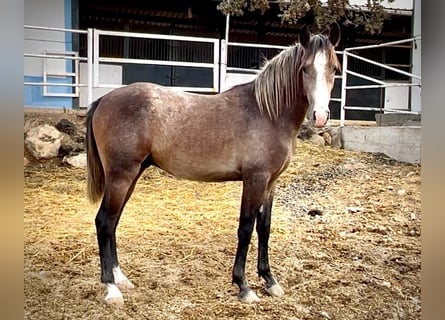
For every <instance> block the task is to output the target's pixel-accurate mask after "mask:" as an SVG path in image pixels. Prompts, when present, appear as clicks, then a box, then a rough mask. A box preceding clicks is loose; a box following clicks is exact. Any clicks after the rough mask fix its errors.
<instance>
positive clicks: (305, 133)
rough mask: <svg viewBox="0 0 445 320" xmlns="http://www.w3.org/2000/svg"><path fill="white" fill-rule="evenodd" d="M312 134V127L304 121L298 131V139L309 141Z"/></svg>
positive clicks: (313, 131)
mask: <svg viewBox="0 0 445 320" xmlns="http://www.w3.org/2000/svg"><path fill="white" fill-rule="evenodd" d="M314 133H315V129H314V127H313V126H312V125H311V123H310V121H308V120H306V119H305V120H304V121H303V123H302V124H301V126H300V129H299V130H298V138H300V139H302V140H309V139H310V138H311V137H312V135H313V134H314Z"/></svg>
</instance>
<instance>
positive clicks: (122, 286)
mask: <svg viewBox="0 0 445 320" xmlns="http://www.w3.org/2000/svg"><path fill="white" fill-rule="evenodd" d="M116 285H117V287H118V288H119V289H120V290H122V291H127V290H131V289H134V284H132V283H131V282H130V280H123V281H121V282H118V283H116Z"/></svg>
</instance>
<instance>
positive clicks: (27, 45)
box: [24, 0, 72, 108]
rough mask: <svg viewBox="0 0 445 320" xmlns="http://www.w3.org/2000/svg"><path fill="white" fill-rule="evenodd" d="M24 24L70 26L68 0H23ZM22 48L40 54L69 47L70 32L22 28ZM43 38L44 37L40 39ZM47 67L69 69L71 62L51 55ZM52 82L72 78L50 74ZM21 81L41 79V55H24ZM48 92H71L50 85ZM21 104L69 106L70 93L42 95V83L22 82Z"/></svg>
mask: <svg viewBox="0 0 445 320" xmlns="http://www.w3.org/2000/svg"><path fill="white" fill-rule="evenodd" d="M24 23H25V25H32V26H44V27H55V28H67V29H69V28H71V27H72V26H71V0H64V1H60V0H25V2H24ZM24 36H25V37H24V39H25V41H24V52H25V53H34V54H43V53H44V52H45V51H56V52H63V51H71V50H72V41H71V38H72V37H71V35H70V34H67V33H64V32H53V31H42V30H28V29H25V30H24ZM43 40H44V41H43ZM48 69H49V70H50V71H51V72H56V73H60V72H71V71H72V63H71V62H66V61H64V60H55V59H52V60H50V61H48ZM49 80H50V81H51V82H61V83H71V81H72V79H71V78H62V77H53V78H50V79H49ZM24 81H25V82H43V59H41V58H25V59H24ZM49 90H50V91H51V92H58V93H65V92H71V88H66V87H51V88H49ZM24 104H25V106H32V107H58V108H60V107H65V108H71V107H72V98H70V97H50V96H44V94H43V87H41V86H25V87H24Z"/></svg>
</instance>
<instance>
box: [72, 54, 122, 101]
mask: <svg viewBox="0 0 445 320" xmlns="http://www.w3.org/2000/svg"><path fill="white" fill-rule="evenodd" d="M79 69H80V71H79V73H80V78H79V79H80V83H82V84H87V83H88V67H87V64H86V63H84V62H81V63H80V67H79ZM99 76H100V83H101V84H119V85H120V84H122V66H117V65H109V64H100V65H99ZM111 90H113V89H108V88H95V89H93V101H94V100H96V99H98V98H100V97H102V96H103V95H104V94H106V93H108V92H110V91H111ZM79 106H80V107H81V108H86V107H87V106H88V89H87V87H81V88H80V98H79Z"/></svg>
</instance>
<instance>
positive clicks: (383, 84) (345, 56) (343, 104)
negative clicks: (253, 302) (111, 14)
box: [340, 36, 421, 126]
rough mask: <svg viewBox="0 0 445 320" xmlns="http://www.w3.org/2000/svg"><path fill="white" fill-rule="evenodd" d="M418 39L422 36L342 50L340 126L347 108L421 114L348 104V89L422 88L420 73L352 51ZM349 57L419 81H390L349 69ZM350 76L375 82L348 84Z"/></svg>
mask: <svg viewBox="0 0 445 320" xmlns="http://www.w3.org/2000/svg"><path fill="white" fill-rule="evenodd" d="M416 40H420V36H416V37H413V38H410V39H404V40H398V41H392V42H387V43H382V44H377V45H369V46H361V47H351V48H346V49H344V50H343V52H342V56H343V62H342V75H341V78H342V83H341V97H340V126H344V124H345V119H346V111H347V110H362V111H380V112H382V111H385V112H392V113H408V114H419V112H413V111H406V110H399V109H391V108H382V107H380V108H373V107H366V106H348V105H347V104H346V94H347V90H360V89H379V88H380V89H385V88H390V87H419V88H421V77H420V76H418V75H415V74H413V73H410V72H406V71H403V70H401V69H398V68H395V67H394V66H390V65H388V64H384V63H380V62H376V61H373V60H371V59H367V58H364V57H361V56H359V55H357V54H355V53H352V52H351V51H359V50H365V49H374V48H381V47H391V46H398V45H400V44H402V43H410V42H414V43H415V41H416ZM349 58H355V59H358V60H360V61H363V62H365V63H369V64H372V65H375V66H377V67H380V68H384V69H386V70H390V71H392V72H395V73H397V74H401V75H404V76H407V77H409V78H411V80H413V79H415V80H417V81H414V82H413V81H411V82H410V83H407V82H393V81H391V82H388V81H384V80H380V79H376V78H373V77H371V76H368V75H365V74H362V73H358V72H354V71H352V70H350V69H348V59H349ZM349 76H355V77H358V78H361V79H364V80H367V81H370V82H372V83H375V84H370V85H353V86H352V85H350V86H348V85H347V83H348V77H349Z"/></svg>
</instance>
